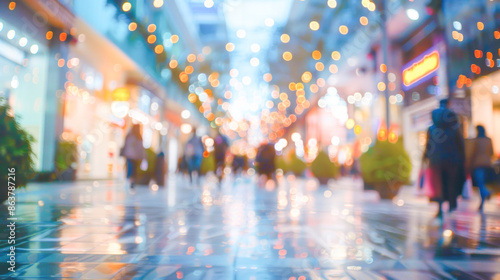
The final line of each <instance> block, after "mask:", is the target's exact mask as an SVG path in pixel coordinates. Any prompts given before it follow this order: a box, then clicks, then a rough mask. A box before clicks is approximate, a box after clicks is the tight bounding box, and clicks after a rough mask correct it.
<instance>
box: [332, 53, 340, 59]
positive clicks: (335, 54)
mask: <svg viewBox="0 0 500 280" xmlns="http://www.w3.org/2000/svg"><path fill="white" fill-rule="evenodd" d="M332 59H333V60H339V59H340V53H339V52H338V51H333V52H332Z"/></svg>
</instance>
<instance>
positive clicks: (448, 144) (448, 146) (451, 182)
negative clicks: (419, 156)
mask: <svg viewBox="0 0 500 280" xmlns="http://www.w3.org/2000/svg"><path fill="white" fill-rule="evenodd" d="M447 107H448V99H443V100H441V101H440V107H439V108H438V109H435V110H434V111H432V121H433V124H432V126H431V127H429V129H428V130H427V144H426V147H425V152H424V159H423V161H424V162H428V166H429V167H428V168H429V169H430V171H431V172H430V173H428V174H429V175H431V176H432V177H434V178H429V179H430V180H429V181H430V182H433V183H434V186H433V188H436V189H438V190H439V191H437V192H436V193H439V196H437V197H434V198H433V199H435V200H437V201H438V203H439V212H438V214H437V216H438V217H442V215H443V207H442V206H443V202H445V201H448V203H449V211H450V212H451V211H453V210H455V209H456V208H457V198H458V196H459V195H460V194H461V193H462V188H463V185H464V182H465V179H466V178H465V149H464V139H463V136H462V133H461V130H460V124H459V122H458V116H457V115H456V114H455V113H454V112H453V111H452V110H450V109H448V108H447Z"/></svg>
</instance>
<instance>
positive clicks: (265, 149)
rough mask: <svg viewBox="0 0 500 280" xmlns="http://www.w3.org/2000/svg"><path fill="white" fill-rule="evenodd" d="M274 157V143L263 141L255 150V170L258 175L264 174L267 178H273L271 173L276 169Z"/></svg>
mask: <svg viewBox="0 0 500 280" xmlns="http://www.w3.org/2000/svg"><path fill="white" fill-rule="evenodd" d="M275 158H276V150H275V148H274V144H272V143H263V144H262V145H261V146H260V147H259V148H258V150H257V156H256V158H255V161H256V164H257V172H258V174H259V175H265V177H266V179H265V181H264V182H267V181H268V180H271V179H274V177H273V174H274V171H276V166H275V163H274V160H275Z"/></svg>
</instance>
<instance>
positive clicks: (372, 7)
mask: <svg viewBox="0 0 500 280" xmlns="http://www.w3.org/2000/svg"><path fill="white" fill-rule="evenodd" d="M376 8H377V6H375V3H373V2H370V3H369V4H368V10H369V11H370V12H373V11H375V9H376Z"/></svg>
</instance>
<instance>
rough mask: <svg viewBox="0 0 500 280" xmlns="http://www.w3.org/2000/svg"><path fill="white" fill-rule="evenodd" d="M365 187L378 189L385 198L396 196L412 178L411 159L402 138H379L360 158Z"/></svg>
mask: <svg viewBox="0 0 500 280" xmlns="http://www.w3.org/2000/svg"><path fill="white" fill-rule="evenodd" d="M359 164H360V169H361V176H362V178H363V181H364V184H365V189H374V190H376V191H378V193H379V194H380V197H381V198H383V199H392V198H394V197H395V196H396V195H397V193H398V191H399V189H400V188H401V186H402V185H404V184H407V183H408V182H409V180H410V172H411V161H410V157H409V156H408V153H407V152H406V150H405V149H404V147H403V143H402V141H401V139H400V140H399V141H397V142H395V143H391V142H389V141H379V140H377V141H376V142H375V144H374V145H373V146H372V147H370V148H369V149H368V151H366V152H365V153H363V154H362V155H361V157H360V158H359Z"/></svg>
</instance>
